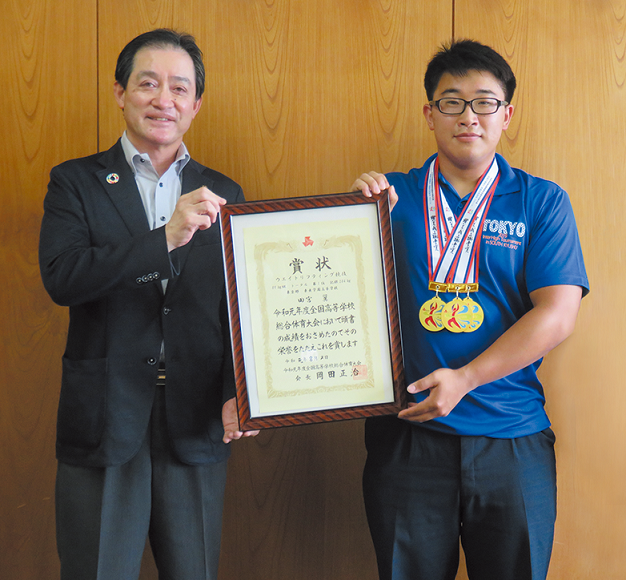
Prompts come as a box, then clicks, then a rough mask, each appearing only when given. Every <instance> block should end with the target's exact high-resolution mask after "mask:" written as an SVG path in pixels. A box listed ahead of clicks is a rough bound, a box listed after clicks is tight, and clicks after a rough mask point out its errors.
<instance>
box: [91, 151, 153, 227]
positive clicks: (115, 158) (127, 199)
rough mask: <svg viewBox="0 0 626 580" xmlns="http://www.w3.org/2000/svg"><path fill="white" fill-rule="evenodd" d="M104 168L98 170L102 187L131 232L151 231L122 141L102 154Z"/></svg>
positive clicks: (101, 160)
mask: <svg viewBox="0 0 626 580" xmlns="http://www.w3.org/2000/svg"><path fill="white" fill-rule="evenodd" d="M99 161H100V163H101V164H102V165H103V169H101V170H100V171H97V172H96V176H97V178H98V180H99V181H100V183H101V184H102V187H103V188H104V190H105V191H106V192H107V194H108V196H109V197H110V199H111V201H112V202H113V205H115V207H116V208H117V211H118V212H119V214H120V216H121V217H122V219H123V220H124V223H125V224H126V227H127V228H128V231H129V232H130V233H131V234H133V235H134V234H141V233H146V232H149V231H150V225H149V224H148V218H147V217H146V210H145V208H144V207H143V202H142V201H141V195H139V190H138V189H137V183H136V182H135V176H134V175H133V172H132V170H131V168H130V167H129V166H128V162H127V161H126V158H125V157H124V150H123V149H122V145H121V142H120V141H119V140H118V142H117V143H116V144H115V145H113V147H111V149H109V150H108V151H106V152H105V153H103V154H102V157H101V158H100V160H99Z"/></svg>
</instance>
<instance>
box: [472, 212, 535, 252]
mask: <svg viewBox="0 0 626 580" xmlns="http://www.w3.org/2000/svg"><path fill="white" fill-rule="evenodd" d="M525 235H526V224H524V223H522V222H509V221H504V220H490V219H486V220H485V224H484V225H483V240H485V244H488V245H490V246H501V247H504V248H510V249H511V250H517V249H518V248H519V247H520V246H521V245H522V240H523V239H524V236H525Z"/></svg>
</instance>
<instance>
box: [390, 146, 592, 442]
mask: <svg viewBox="0 0 626 580" xmlns="http://www.w3.org/2000/svg"><path fill="white" fill-rule="evenodd" d="M496 157H497V160H498V166H499V168H500V181H499V182H498V186H497V188H496V191H495V194H494V198H493V201H492V202H491V206H490V207H489V212H488V214H487V216H486V220H485V223H484V226H483V232H482V241H481V247H480V266H479V268H480V270H479V284H480V289H479V291H478V292H476V293H473V294H472V299H473V300H475V301H476V302H478V303H479V304H480V305H481V307H482V308H483V311H484V313H485V320H484V322H483V324H482V325H481V326H480V327H479V328H478V329H477V330H476V331H474V332H471V333H458V334H456V333H452V332H449V331H447V330H442V331H440V332H429V331H428V330H426V329H425V328H423V327H422V325H421V324H420V321H419V310H420V307H421V305H422V304H423V303H424V302H426V301H427V300H430V299H431V298H433V297H434V295H435V294H434V292H433V291H431V290H428V261H427V239H426V231H425V227H424V221H425V220H424V179H425V177H426V173H427V171H428V168H429V166H430V163H431V161H432V160H433V159H434V156H433V157H431V158H429V159H428V160H427V162H426V163H425V164H424V166H423V167H422V168H420V169H412V170H411V171H409V173H408V174H407V173H390V174H388V175H387V178H388V181H389V183H390V185H393V186H395V188H396V192H397V193H398V197H399V200H398V203H397V204H396V206H395V207H394V210H393V212H392V214H391V219H392V226H393V239H394V249H395V258H396V275H397V279H398V297H399V307H400V320H401V324H402V342H403V351H404V364H405V369H406V379H407V384H409V383H412V382H414V381H416V380H418V379H420V378H422V377H424V376H426V375H427V374H429V373H431V372H432V371H434V370H436V369H438V368H452V369H456V368H459V367H462V366H463V365H465V364H467V363H469V362H470V361H472V360H473V359H474V358H476V357H477V356H478V355H479V354H481V353H482V352H483V351H484V350H485V349H487V348H488V347H489V346H490V345H491V344H492V343H493V342H494V341H495V340H496V339H497V338H498V337H500V336H501V335H502V334H503V333H504V332H505V331H506V330H507V329H508V328H510V327H511V326H512V325H513V324H514V323H515V322H516V321H517V320H519V319H520V318H521V317H522V316H523V315H524V314H525V313H526V312H528V311H529V310H530V309H531V308H532V302H531V300H530V293H531V292H532V291H533V290H537V289H539V288H543V287H545V286H553V285H557V284H570V285H576V286H581V287H582V288H583V295H585V294H587V293H588V291H589V290H588V289H589V282H588V280H587V274H586V272H585V265H584V262H583V255H582V250H581V247H580V241H579V238H578V231H577V229H576V222H575V219H574V214H573V211H572V207H571V204H570V201H569V197H568V195H567V193H566V192H565V191H564V190H563V189H561V188H560V187H559V186H558V185H556V184H555V183H552V182H550V181H546V180H545V179H540V178H537V177H533V176H532V175H529V174H528V173H525V172H524V171H521V170H520V169H513V168H511V167H510V165H509V164H508V163H507V162H506V161H505V160H504V158H503V157H501V156H500V155H497V156H496ZM439 183H440V188H441V190H442V191H443V192H444V195H445V196H446V199H447V201H448V203H449V205H450V208H451V209H452V211H453V212H454V213H455V215H456V216H457V217H458V215H459V214H460V212H461V211H462V209H463V207H464V205H465V203H466V202H467V199H468V198H469V195H467V196H465V197H464V198H462V199H461V198H460V197H459V196H458V194H457V193H456V191H455V190H454V188H453V187H452V186H451V185H450V184H449V183H448V182H447V181H446V180H445V179H444V178H443V176H440V179H439ZM441 297H442V298H443V299H444V300H446V301H449V300H450V299H452V298H453V297H454V296H453V295H451V294H442V295H441ZM462 297H464V296H462ZM540 364H541V360H539V361H537V362H536V363H534V364H532V365H530V366H528V367H526V368H524V369H521V370H520V371H517V372H515V373H513V374H511V375H509V376H507V377H505V378H503V379H500V380H498V381H494V382H492V383H488V384H486V385H482V386H480V387H478V388H477V389H474V390H473V391H471V392H470V393H468V394H467V395H466V396H465V397H464V398H463V399H462V400H461V401H460V402H459V404H458V405H457V406H456V407H455V408H454V409H453V410H452V412H451V413H450V414H449V415H448V416H447V417H441V418H438V419H433V420H431V421H427V422H425V423H423V424H422V425H423V426H424V427H427V428H430V429H435V430H438V431H442V432H446V433H454V434H458V435H482V436H487V437H497V438H513V437H523V436H526V435H531V434H533V433H537V432H539V431H542V430H543V429H545V428H547V427H549V426H550V421H549V420H548V417H547V415H546V413H545V410H544V404H545V398H544V393H543V388H542V386H541V383H540V381H539V379H538V378H537V369H538V368H539V365H540ZM427 395H428V391H427V392H426V393H419V394H417V395H415V396H414V397H415V400H416V401H421V400H423V399H424V398H425V397H426V396H427Z"/></svg>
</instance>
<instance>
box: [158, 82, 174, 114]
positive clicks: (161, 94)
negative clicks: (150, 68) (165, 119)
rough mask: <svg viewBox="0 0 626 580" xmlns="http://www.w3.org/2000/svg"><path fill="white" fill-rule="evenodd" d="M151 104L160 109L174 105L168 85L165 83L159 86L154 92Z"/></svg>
mask: <svg viewBox="0 0 626 580" xmlns="http://www.w3.org/2000/svg"><path fill="white" fill-rule="evenodd" d="M153 104H154V106H156V107H159V108H161V109H167V108H169V107H172V106H174V98H173V97H172V94H171V93H170V89H169V87H167V86H165V85H163V86H161V87H159V89H158V90H157V92H156V93H155V94H154V99H153Z"/></svg>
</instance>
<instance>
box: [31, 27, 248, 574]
mask: <svg viewBox="0 0 626 580" xmlns="http://www.w3.org/2000/svg"><path fill="white" fill-rule="evenodd" d="M115 79H116V80H115V84H114V95H115V99H116V101H117V104H118V106H119V107H120V109H121V110H122V111H123V114H124V118H125V121H126V131H125V133H124V135H123V136H122V138H121V139H120V140H119V141H118V142H117V143H116V144H115V145H114V146H113V147H112V148H111V149H109V150H108V151H105V152H104V153H98V154H96V155H92V156H90V157H86V158H83V159H75V160H71V161H67V162H66V163H63V164H62V165H59V166H58V167H55V168H54V169H53V170H52V172H51V176H50V184H49V188H48V193H47V195H46V199H45V202H44V210H45V212H44V217H43V221H42V226H41V239H40V267H41V274H42V278H43V282H44V285H45V287H46V289H47V291H48V292H49V294H50V296H51V297H52V299H53V300H54V301H55V302H57V303H58V304H61V305H64V306H69V308H70V324H69V331H68V337H67V347H66V350H65V354H64V357H63V379H62V388H61V397H60V403H59V413H58V424H57V458H58V472H57V487H56V508H57V544H58V549H59V556H60V560H61V577H62V579H63V580H70V579H71V580H81V579H85V580H87V579H90V580H91V579H98V580H108V579H110V580H126V579H128V580H131V579H133V580H134V579H136V578H137V577H138V575H139V568H140V563H141V558H142V553H143V548H144V546H145V542H146V538H147V537H149V539H150V543H151V546H152V550H153V553H154V556H155V561H156V563H157V567H158V569H159V574H160V577H161V578H168V579H184V580H206V579H209V578H211V579H213V578H217V568H218V559H219V546H220V532H221V515H222V505H223V492H224V484H225V480H226V459H227V457H228V447H227V445H226V444H227V443H228V442H230V441H231V440H233V439H238V438H240V437H242V436H243V435H252V434H254V433H245V434H244V433H241V432H240V431H238V427H237V420H236V406H235V400H234V376H233V368H232V357H231V351H230V339H229V335H228V318H227V309H226V308H227V307H226V298H225V290H224V278H223V265H222V252H221V245H220V235H219V229H218V227H217V225H215V222H216V219H217V217H218V213H219V209H220V206H222V205H224V204H225V203H233V202H239V201H243V199H244V197H243V193H242V191H241V188H240V187H239V186H238V185H237V184H236V183H235V182H233V181H232V180H230V179H229V178H227V177H225V176H224V175H222V174H220V173H217V172H216V171H213V170H211V169H208V168H206V167H203V166H202V165H200V164H199V163H196V162H195V161H193V160H192V159H191V158H190V157H189V154H188V152H187V149H186V147H185V146H184V144H183V135H184V134H185V132H186V131H187V129H188V128H189V126H190V124H191V121H192V120H193V119H194V118H195V116H196V114H197V113H198V110H199V109H200V106H201V104H202V93H203V90H204V66H203V63H202V53H201V51H200V49H199V48H198V47H197V45H196V44H195V41H194V39H193V37H191V36H189V35H185V34H178V33H176V32H174V31H171V30H165V29H159V30H154V31H151V32H148V33H145V34H142V35H140V36H138V37H137V38H135V39H134V40H132V41H131V42H130V43H129V44H128V45H127V46H126V47H125V48H124V49H123V51H122V52H121V54H120V56H119V58H118V62H117V68H116V71H115Z"/></svg>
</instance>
